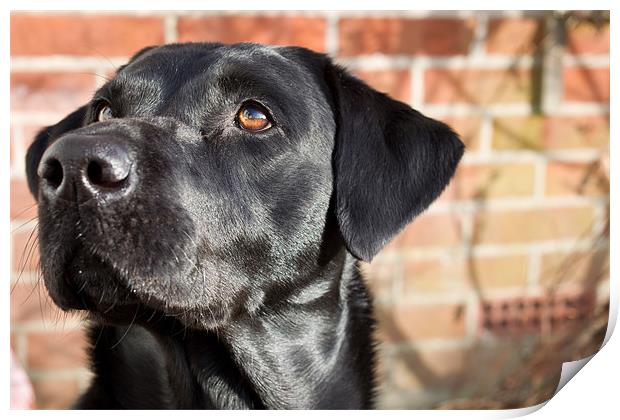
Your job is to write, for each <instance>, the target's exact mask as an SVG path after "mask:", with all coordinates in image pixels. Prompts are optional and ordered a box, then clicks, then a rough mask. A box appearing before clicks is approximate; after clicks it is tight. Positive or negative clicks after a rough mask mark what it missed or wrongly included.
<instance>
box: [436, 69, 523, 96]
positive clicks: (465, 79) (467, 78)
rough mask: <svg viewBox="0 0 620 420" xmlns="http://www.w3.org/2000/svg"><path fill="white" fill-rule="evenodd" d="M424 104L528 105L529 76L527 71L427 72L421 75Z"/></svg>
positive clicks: (462, 70)
mask: <svg viewBox="0 0 620 420" xmlns="http://www.w3.org/2000/svg"><path fill="white" fill-rule="evenodd" d="M424 86H425V88H424V97H425V99H424V100H425V101H426V102H427V103H431V104H440V103H447V104H453V103H464V104H493V103H515V102H518V103H522V102H528V101H529V99H530V96H531V90H532V76H531V71H530V70H528V69H514V70H487V69H458V70H451V69H429V70H427V71H426V73H425V76H424Z"/></svg>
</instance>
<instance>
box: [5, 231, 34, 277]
mask: <svg viewBox="0 0 620 420" xmlns="http://www.w3.org/2000/svg"><path fill="white" fill-rule="evenodd" d="M37 237H38V235H37V232H36V229H34V228H33V229H28V230H20V231H17V232H14V233H12V234H11V240H12V247H11V253H12V255H11V262H12V267H11V269H12V271H13V272H21V271H35V270H37V269H38V265H39V244H38V242H37Z"/></svg>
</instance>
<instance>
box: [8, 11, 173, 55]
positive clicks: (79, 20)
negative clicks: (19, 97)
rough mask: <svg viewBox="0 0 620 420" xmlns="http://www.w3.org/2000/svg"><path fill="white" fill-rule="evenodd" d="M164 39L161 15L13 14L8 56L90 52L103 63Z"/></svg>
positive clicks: (84, 53) (81, 53)
mask: <svg viewBox="0 0 620 420" xmlns="http://www.w3.org/2000/svg"><path fill="white" fill-rule="evenodd" d="M163 42H164V25H163V21H162V19H161V18H157V17H135V16H133V17H132V16H103V15H102V16H85V15H79V14H72V15H69V14H66V15H65V14H63V15H56V14H44V15H31V14H13V15H12V16H11V55H12V56H18V55H54V54H56V55H59V54H60V55H80V56H84V55H90V56H94V57H100V58H101V61H102V62H103V63H105V61H106V59H107V57H110V56H130V55H132V54H133V53H135V52H137V51H138V50H140V49H141V48H143V47H146V46H148V45H155V44H162V43H163Z"/></svg>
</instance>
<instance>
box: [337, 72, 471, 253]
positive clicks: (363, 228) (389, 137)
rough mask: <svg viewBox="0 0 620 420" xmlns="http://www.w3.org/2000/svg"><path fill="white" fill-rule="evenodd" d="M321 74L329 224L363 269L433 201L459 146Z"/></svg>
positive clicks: (390, 104)
mask: <svg viewBox="0 0 620 420" xmlns="http://www.w3.org/2000/svg"><path fill="white" fill-rule="evenodd" d="M327 73H328V74H327V79H328V80H327V81H328V86H329V89H330V91H331V92H332V97H333V101H334V105H333V106H334V112H335V114H336V121H337V134H336V149H335V154H334V173H335V195H336V197H335V198H336V202H335V204H336V218H337V220H338V223H339V227H340V230H341V233H342V235H343V238H344V241H345V243H346V246H347V248H348V250H349V251H350V252H351V253H352V254H353V255H354V256H355V257H357V258H359V259H362V260H365V261H370V260H371V259H372V258H373V257H374V256H375V254H377V252H379V250H380V249H381V248H382V247H383V246H384V245H385V244H386V243H387V242H388V241H389V240H390V239H391V238H392V237H393V236H394V235H396V234H397V233H398V232H399V231H400V230H401V229H402V228H404V226H405V225H406V224H407V223H409V222H410V221H411V220H412V219H413V218H414V217H415V216H417V215H418V214H419V213H420V212H422V211H423V210H424V209H425V208H426V207H428V206H429V205H430V203H431V202H432V201H433V200H435V198H437V196H439V194H440V193H441V192H442V191H443V189H444V188H445V187H446V185H447V184H448V182H449V181H450V178H451V177H452V175H453V174H454V171H455V169H456V166H457V164H458V162H459V160H460V159H461V156H462V155H463V151H464V145H463V143H462V142H461V141H460V140H459V138H458V136H457V135H456V134H455V133H454V132H453V131H452V130H451V129H450V128H449V127H448V126H447V125H445V124H443V123H441V122H439V121H435V120H433V119H430V118H427V117H425V116H424V115H422V114H420V113H419V112H417V111H415V110H413V109H412V108H411V107H410V106H408V105H406V104H404V103H402V102H398V101H396V100H393V99H391V98H389V97H388V96H387V95H385V94H382V93H380V92H377V91H376V90H374V89H372V88H370V87H369V86H367V85H366V84H365V83H363V82H362V81H360V80H358V79H356V78H355V77H353V76H351V75H349V74H348V73H347V72H346V71H345V70H344V69H342V68H340V67H338V66H333V65H331V66H329V67H328V71H327Z"/></svg>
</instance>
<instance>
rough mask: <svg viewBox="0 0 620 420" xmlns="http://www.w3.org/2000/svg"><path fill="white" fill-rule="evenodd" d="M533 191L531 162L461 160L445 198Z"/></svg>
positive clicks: (519, 195)
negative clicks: (487, 162)
mask: <svg viewBox="0 0 620 420" xmlns="http://www.w3.org/2000/svg"><path fill="white" fill-rule="evenodd" d="M533 192H534V166H533V165H532V164H530V163H512V164H510V163H497V164H461V165H459V167H458V168H457V171H456V174H455V176H454V178H453V179H452V181H450V184H449V185H448V187H447V188H446V190H445V191H444V192H443V194H442V195H441V199H442V200H466V199H472V198H477V199H485V198H495V197H524V196H529V195H532V193H533Z"/></svg>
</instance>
